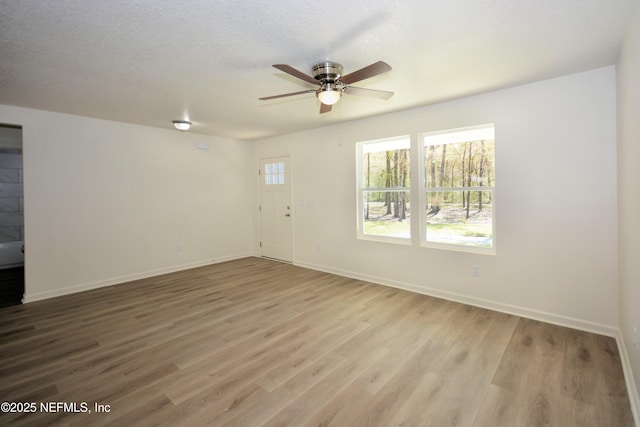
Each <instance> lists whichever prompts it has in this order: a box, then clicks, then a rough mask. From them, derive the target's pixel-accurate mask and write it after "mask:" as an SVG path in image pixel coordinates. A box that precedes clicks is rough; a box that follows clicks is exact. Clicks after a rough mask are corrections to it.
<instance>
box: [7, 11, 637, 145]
mask: <svg viewBox="0 0 640 427" xmlns="http://www.w3.org/2000/svg"><path fill="white" fill-rule="evenodd" d="M633 5H634V0H351V1H344V0H341V1H336V0H324V1H317V0H314V1H309V0H278V1H273V0H129V1H104V0H53V1H52V0H0V104H8V105H16V106H24V107H30V108H37V109H44V110H52V111H58V112H65V113H71V114H78V115H84V116H91V117H99V118H104V119H111V120H118V121H124V122H131V123H138V124H143V125H149V126H156V127H166V128H169V127H171V120H174V119H183V118H188V119H189V120H191V121H192V122H193V123H194V126H193V128H192V130H193V131H194V132H198V133H204V134H211V135H218V136H225V137H230V138H236V139H248V140H250V139H257V138H263V137H268V136H272V135H278V134H285V133H291V132H296V131H300V130H304V129H310V128H317V127H320V126H326V125H330V124H335V123H338V122H342V121H347V120H353V119H356V118H360V117H365V116H371V115H376V114H381V113H386V112H391V111H398V110H402V109H406V108H411V107H415V106H419V105H426V104H430V103H435V102H439V101H443V100H447V99H453V98H458V97H462V96H466V95H470V94H476V93H481V92H485V91H489V90H495V89H498V88H504V87H509V86H513V85H517V84H522V83H526V82H531V81H536V80H541V79H546V78H551V77H555V76H560V75H565V74H570V73H574V72H579V71H583V70H588V69H592V68H597V67H602V66H606V65H610V64H614V63H615V61H616V59H617V55H618V50H619V47H620V43H621V41H622V38H623V35H624V32H625V29H626V24H627V18H628V16H629V14H630V12H631V10H632V8H633ZM325 60H330V61H334V62H338V63H340V64H342V65H343V66H344V67H345V73H349V72H351V71H355V70H357V69H359V68H362V67H364V66H367V65H369V64H371V63H373V62H376V61H378V60H383V61H385V62H387V63H388V64H390V65H391V66H392V67H393V70H392V71H390V72H389V73H386V74H383V75H380V76H377V77H374V78H371V79H368V80H364V81H362V82H359V83H357V84H354V86H361V87H368V88H373V89H381V90H389V91H394V92H395V95H394V96H393V97H392V98H391V99H390V100H388V101H383V100H378V99H370V98H363V97H356V96H350V95H345V96H343V98H342V100H341V101H340V102H339V103H338V104H337V105H335V106H334V107H333V111H332V112H330V113H327V114H322V115H320V114H319V113H318V110H319V102H318V101H317V99H316V98H315V96H314V95H313V94H305V95H300V96H295V97H289V98H282V99H278V100H272V101H258V97H261V96H269V95H276V94H280V93H287V92H295V91H300V90H304V89H307V88H309V86H307V85H306V84H305V83H304V82H302V81H301V80H298V79H295V78H293V77H291V76H289V75H287V74H285V73H283V72H281V71H278V70H276V69H275V68H272V67H271V64H277V63H285V64H289V65H291V66H293V67H295V68H297V69H298V70H300V71H303V72H305V73H307V74H310V73H311V67H312V66H313V65H314V64H316V63H318V62H322V61H325ZM0 119H1V118H0Z"/></svg>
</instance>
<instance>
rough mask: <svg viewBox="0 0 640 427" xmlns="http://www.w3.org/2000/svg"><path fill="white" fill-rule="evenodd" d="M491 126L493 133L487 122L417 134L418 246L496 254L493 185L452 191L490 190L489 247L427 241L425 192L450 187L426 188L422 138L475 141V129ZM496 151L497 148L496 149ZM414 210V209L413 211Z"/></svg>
mask: <svg viewBox="0 0 640 427" xmlns="http://www.w3.org/2000/svg"><path fill="white" fill-rule="evenodd" d="M488 128H491V129H493V131H494V133H495V124H493V123H488V124H484V125H478V126H470V127H464V128H456V129H447V130H443V131H436V132H425V133H421V134H420V135H418V138H417V139H418V150H417V153H418V156H419V158H420V163H419V166H418V168H419V174H420V176H419V180H418V183H419V187H420V195H419V198H420V200H419V209H420V211H419V214H418V215H416V216H417V217H418V218H417V221H418V224H419V227H418V229H419V235H420V246H422V247H426V248H437V249H447V250H454V251H461V252H472V253H480V254H487V255H495V254H496V241H497V240H496V211H497V209H496V191H495V185H494V186H491V187H486V186H482V187H479V186H478V187H460V188H459V189H458V188H455V189H453V190H454V191H456V190H460V191H490V192H491V205H492V206H491V222H492V227H491V228H492V230H491V233H492V236H491V238H492V245H491V247H490V248H483V247H478V246H469V245H462V244H457V243H443V242H429V241H427V219H426V212H427V192H429V191H442V190H446V191H452V189H451V188H429V189H428V188H427V179H426V178H427V177H426V173H425V170H426V167H425V164H424V163H425V143H424V138H425V137H437V136H438V135H442V141H441V142H440V143H441V144H450V143H456V142H467V141H475V140H477V139H473V138H474V136H473V135H474V134H475V132H477V131H482V130H484V129H488ZM467 131H468V135H469V137H468V138H467V139H465V138H460V139H455V138H454V139H449V140H447V139H448V137H449V136H450V134H456V133H463V135H464V133H466V132H467ZM494 140H495V136H494ZM496 151H497V150H496ZM413 212H415V211H413Z"/></svg>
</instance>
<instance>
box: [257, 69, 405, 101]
mask: <svg viewBox="0 0 640 427" xmlns="http://www.w3.org/2000/svg"><path fill="white" fill-rule="evenodd" d="M273 66H274V67H275V68H277V69H278V70H280V71H284V72H285V73H287V74H290V75H292V76H293V77H297V78H299V79H300V80H304V81H305V82H307V83H311V84H314V85H320V87H319V88H317V89H308V90H302V91H300V92H291V93H285V94H282V95H274V96H265V97H263V98H259V99H260V100H261V101H266V100H269V99H276V98H284V97H286V96H293V95H301V94H303V93H311V92H315V93H316V96H317V97H318V99H319V100H320V102H321V104H320V113H328V112H329V111H331V106H332V105H333V104H335V103H336V102H338V101H339V100H340V97H341V96H342V94H343V93H346V94H349V95H358V96H371V97H374V98H379V99H389V98H391V96H393V92H387V91H384V90H375V89H365V88H361V87H353V86H349V85H350V84H352V83H356V82H359V81H361V80H364V79H368V78H370V77H373V76H377V75H378V74H382V73H386V72H387V71H391V67H390V66H389V64H387V63H385V62H383V61H378V62H376V63H374V64H371V65H369V66H367V67H364V68H361V69H359V70H358V71H354V72H352V73H349V74H347V75H342V72H343V68H342V65H340V64H336V63H335V62H321V63H319V64H316V65H314V66H313V68H312V69H311V74H313V77H312V76H310V75H307V74H305V73H303V72H301V71H298V70H296V69H295V68H293V67H291V66H290V65H286V64H274V65H273Z"/></svg>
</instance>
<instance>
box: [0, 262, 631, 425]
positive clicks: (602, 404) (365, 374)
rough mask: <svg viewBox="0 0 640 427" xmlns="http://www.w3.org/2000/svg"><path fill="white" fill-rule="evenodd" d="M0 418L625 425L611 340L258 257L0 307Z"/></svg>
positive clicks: (15, 421) (28, 421) (625, 403)
mask: <svg viewBox="0 0 640 427" xmlns="http://www.w3.org/2000/svg"><path fill="white" fill-rule="evenodd" d="M0 401H13V402H36V403H38V404H39V402H67V403H70V402H77V403H78V404H79V403H80V402H87V403H88V405H89V409H92V410H93V409H94V403H99V404H103V405H110V412H109V413H95V412H92V413H64V412H62V413H43V412H38V413H34V414H6V413H5V414H0V425H8V424H11V425H34V426H40V425H49V424H57V425H72V426H76V425H78V426H86V425H91V426H102V425H115V426H122V425H145V426H146V425H167V426H175V425H185V426H200V425H215V426H243V427H244V426H438V427H440V426H547V425H550V426H561V427H569V426H580V427H585V426H598V427H601V426H633V419H632V415H631V411H630V406H629V400H628V397H627V391H626V387H625V382H624V378H623V372H622V368H621V362H620V358H619V355H618V350H617V347H616V344H615V341H614V340H613V339H612V338H609V337H603V336H599V335H595V334H591V333H586V332H580V331H576V330H573V329H568V328H563V327H559V326H553V325H549V324H546V323H541V322H537V321H533V320H527V319H524V318H520V317H517V316H511V315H507V314H502V313H497V312H493V311H489V310H484V309H480V308H475V307H471V306H467V305H463V304H457V303H453V302H450V301H444V300H440V299H436V298H432V297H428V296H424V295H418V294H413V293H410V292H405V291H401V290H397V289H392V288H388V287H384V286H378V285H373V284H369V283H365V282H362V281H358V280H353V279H347V278H343V277H338V276H334V275H330V274H326V273H322V272H317V271H313V270H307V269H303V268H299V267H295V266H292V265H288V264H282V263H277V262H273V261H268V260H264V259H259V258H246V259H242V260H237V261H231V262H227V263H222V264H217V265H213V266H208V267H203V268H198V269H193V270H189V271H184V272H179V273H173V274H169V275H165V276H160V277H155V278H150V279H144V280H139V281H135V282H131V283H127V284H123V285H118V286H113V287H109V288H102V289H98V290H93V291H88V292H83V293H79V294H74V295H68V296H64V297H61V298H56V299H51V300H47V301H41V302H34V303H31V304H27V305H22V306H15V307H7V308H2V309H0Z"/></svg>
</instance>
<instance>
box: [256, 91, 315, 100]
mask: <svg viewBox="0 0 640 427" xmlns="http://www.w3.org/2000/svg"><path fill="white" fill-rule="evenodd" d="M311 92H315V89H309V90H301V91H300V92H291V93H283V94H282V95H273V96H264V97H262V98H258V99H259V100H260V101H267V100H269V99H276V98H284V97H286V96H293V95H302V94H303V93H311Z"/></svg>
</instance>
